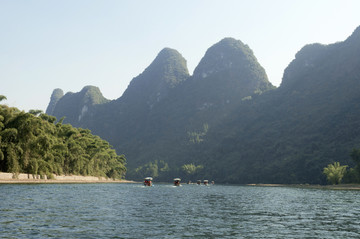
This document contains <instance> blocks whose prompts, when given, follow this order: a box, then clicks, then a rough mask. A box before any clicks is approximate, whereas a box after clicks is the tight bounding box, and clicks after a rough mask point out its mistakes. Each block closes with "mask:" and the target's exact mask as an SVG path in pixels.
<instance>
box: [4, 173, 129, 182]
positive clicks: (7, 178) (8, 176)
mask: <svg viewBox="0 0 360 239" xmlns="http://www.w3.org/2000/svg"><path fill="white" fill-rule="evenodd" d="M7 183H135V182H134V181H129V180H125V179H124V180H113V179H110V178H105V177H92V176H77V175H54V178H53V179H47V178H46V177H45V178H44V179H41V178H40V176H39V175H32V174H24V173H21V174H18V175H14V174H12V173H0V184H7Z"/></svg>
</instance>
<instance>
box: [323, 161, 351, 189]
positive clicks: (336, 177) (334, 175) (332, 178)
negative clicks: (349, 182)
mask: <svg viewBox="0 0 360 239" xmlns="http://www.w3.org/2000/svg"><path fill="white" fill-rule="evenodd" d="M347 167H348V166H347V165H344V166H340V163H339V162H335V163H333V164H329V165H328V166H327V167H326V168H324V171H323V173H324V174H325V175H326V177H327V180H328V181H329V182H330V183H332V184H339V183H340V182H341V180H342V178H343V177H344V174H345V172H346V168H347Z"/></svg>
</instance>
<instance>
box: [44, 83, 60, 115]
mask: <svg viewBox="0 0 360 239" xmlns="http://www.w3.org/2000/svg"><path fill="white" fill-rule="evenodd" d="M63 96H64V91H63V90H62V89H59V88H57V89H55V90H54V91H53V93H52V94H51V97H50V103H49V105H48V107H47V108H46V112H45V113H46V114H48V115H52V114H53V113H54V109H55V105H56V104H57V102H58V101H59V100H60V99H61V97H63Z"/></svg>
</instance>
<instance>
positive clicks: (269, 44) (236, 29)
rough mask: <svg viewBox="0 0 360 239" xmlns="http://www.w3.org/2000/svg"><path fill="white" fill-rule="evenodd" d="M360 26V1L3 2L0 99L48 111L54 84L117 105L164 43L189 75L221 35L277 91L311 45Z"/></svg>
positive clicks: (333, 39)
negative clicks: (240, 48)
mask: <svg viewBox="0 0 360 239" xmlns="http://www.w3.org/2000/svg"><path fill="white" fill-rule="evenodd" d="M359 25H360V1H359V0H353V1H352V0H246V1H245V0H244V1H243V0H181V1H170V0H153V1H151V0H61V1H55V0H53V1H50V0H0V32H1V35H0V83H1V86H0V95H5V96H6V97H7V98H8V100H7V101H4V102H2V103H6V104H8V105H9V106H15V107H18V108H19V109H21V110H25V111H28V110H29V109H41V110H44V111H45V109H46V107H47V105H48V103H49V101H50V96H51V93H52V91H53V90H54V89H55V88H61V89H62V90H64V92H65V93H66V92H68V91H72V92H78V91H80V90H81V89H82V88H83V87H84V86H86V85H95V86H98V87H99V88H100V90H101V92H102V93H103V95H104V96H105V97H106V98H108V99H116V98H119V97H120V96H121V95H122V93H123V92H124V90H125V89H126V87H127V86H128V84H129V82H130V81H131V79H132V78H134V77H136V76H137V75H139V74H140V73H141V72H142V71H143V70H144V69H145V68H146V67H147V66H148V65H149V64H150V63H151V62H152V61H153V60H154V59H155V57H156V55H157V54H158V53H159V51H160V50H161V49H163V48H164V47H170V48H173V49H176V50H178V51H179V52H180V53H181V54H182V55H183V57H184V58H185V59H186V60H187V64H188V68H189V71H190V74H192V73H193V70H194V68H195V67H196V65H197V64H198V63H199V61H200V59H201V58H202V57H203V56H204V54H205V52H206V50H207V49H208V48H209V47H210V46H212V45H213V44H215V43H217V42H218V41H220V40H221V39H223V38H224V37H233V38H236V39H238V40H241V41H242V42H243V43H245V44H247V45H249V47H250V48H251V49H252V50H253V51H254V54H255V56H256V57H257V59H258V61H259V62H260V64H261V65H262V66H263V67H264V68H265V70H266V73H267V75H268V77H269V80H270V81H271V82H272V83H273V84H274V85H277V86H278V85H280V83H281V78H282V74H283V71H284V69H285V68H286V67H287V65H288V64H289V63H290V62H291V61H292V60H293V59H294V57H295V54H296V52H298V51H299V50H300V49H301V48H302V47H303V46H304V45H306V44H310V43H315V42H317V43H323V44H329V43H334V42H337V41H343V40H345V39H346V38H347V37H348V36H349V35H351V33H352V32H353V31H354V30H355V28H356V27H357V26H359Z"/></svg>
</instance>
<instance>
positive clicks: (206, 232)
mask: <svg viewBox="0 0 360 239" xmlns="http://www.w3.org/2000/svg"><path fill="white" fill-rule="evenodd" d="M0 196H1V201H0V238H360V220H359V217H360V192H359V191H340V190H321V189H302V188H290V187H289V188H287V187H250V186H224V185H212V186H197V185H183V186H182V187H173V186H171V185H170V184H157V185H155V186H154V187H143V186H142V185H140V184H23V185H12V184H3V185H0Z"/></svg>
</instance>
